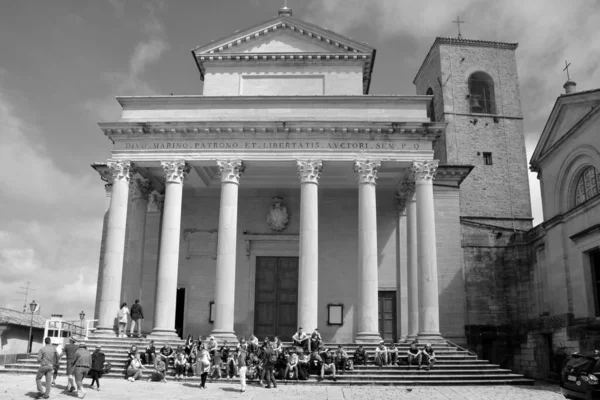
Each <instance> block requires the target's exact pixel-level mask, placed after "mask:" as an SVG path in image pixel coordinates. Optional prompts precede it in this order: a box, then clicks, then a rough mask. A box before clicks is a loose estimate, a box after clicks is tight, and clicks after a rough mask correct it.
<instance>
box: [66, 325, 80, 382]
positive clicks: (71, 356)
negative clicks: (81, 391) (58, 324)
mask: <svg viewBox="0 0 600 400" xmlns="http://www.w3.org/2000/svg"><path fill="white" fill-rule="evenodd" d="M75 342H76V340H75V338H74V337H73V336H71V337H70V338H69V344H68V345H66V346H65V348H64V350H63V352H64V354H65V358H66V359H67V392H73V391H75V366H74V365H73V361H74V360H75V353H77V350H78V349H79V346H77V344H76V343H75Z"/></svg>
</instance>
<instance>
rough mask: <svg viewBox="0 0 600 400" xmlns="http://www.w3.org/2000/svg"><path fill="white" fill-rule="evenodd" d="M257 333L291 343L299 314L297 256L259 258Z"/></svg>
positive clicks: (262, 337)
mask: <svg viewBox="0 0 600 400" xmlns="http://www.w3.org/2000/svg"><path fill="white" fill-rule="evenodd" d="M254 310H255V313H254V334H255V335H256V336H257V337H258V339H259V340H260V341H261V342H262V340H263V339H264V338H265V336H269V337H270V338H271V340H273V336H275V335H277V336H279V339H281V340H282V341H291V340H292V336H293V335H294V333H295V332H296V323H297V321H296V319H297V314H298V257H256V296H255V304H254Z"/></svg>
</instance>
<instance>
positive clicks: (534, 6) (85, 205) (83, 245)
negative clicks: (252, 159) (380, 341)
mask: <svg viewBox="0 0 600 400" xmlns="http://www.w3.org/2000/svg"><path fill="white" fill-rule="evenodd" d="M282 4H283V0H178V1H162V2H160V1H137V0H127V1H125V0H37V1H34V0H19V1H11V2H4V3H3V6H2V13H1V14H0V54H2V56H1V57H0V170H1V171H2V172H1V173H0V202H1V204H2V207H1V208H0V307H8V308H15V309H19V308H20V307H21V306H22V304H23V300H24V299H23V296H22V295H20V294H18V293H17V292H19V291H20V289H19V287H21V286H25V285H26V283H27V281H30V282H31V283H30V285H31V287H33V288H35V289H36V291H35V292H32V293H31V294H30V297H29V301H31V300H33V299H35V300H36V301H37V302H38V303H41V304H42V312H43V314H45V315H49V314H50V313H62V314H64V315H65V317H67V318H77V314H78V313H79V312H80V311H81V310H82V309H83V310H84V311H85V312H86V314H88V316H91V315H92V314H93V304H94V298H95V293H96V289H95V287H96V278H97V269H98V253H99V247H100V234H101V229H102V215H103V212H104V201H105V200H104V199H105V197H104V188H103V184H102V182H101V181H100V179H99V177H98V176H97V174H96V172H95V171H93V170H92V169H91V168H90V167H89V165H90V163H92V162H93V161H104V160H106V158H107V157H109V154H110V142H109V141H108V140H107V139H106V138H105V137H104V135H103V134H102V132H101V131H100V129H99V128H98V127H97V125H96V123H97V122H99V121H109V120H116V119H117V118H118V115H119V107H118V103H117V102H116V101H115V100H114V97H115V96H116V95H152V94H170V93H174V94H200V82H199V74H198V71H197V69H196V65H195V63H194V61H193V58H192V56H191V54H190V49H192V48H194V47H196V46H198V45H201V44H205V43H207V42H209V41H212V40H214V39H217V38H220V37H222V36H226V35H228V34H231V33H232V32H233V31H235V30H237V29H240V28H244V27H247V26H250V25H253V24H256V23H258V22H261V21H263V20H266V19H269V18H271V17H272V16H274V15H276V13H277V9H278V8H279V7H280V6H281V5H282ZM289 5H290V6H291V7H292V8H293V11H294V17H296V18H299V19H304V20H307V21H309V22H313V23H315V24H317V25H321V26H323V27H325V28H328V29H331V30H335V31H338V32H339V33H342V34H344V35H348V36H350V37H353V38H355V39H358V40H361V41H365V42H368V43H370V44H371V45H373V46H375V47H376V48H377V50H378V52H377V62H376V65H375V71H374V81H373V84H372V86H371V92H372V93H373V94H406V95H410V94H414V93H415V90H414V87H413V85H412V80H413V78H414V76H415V73H416V71H417V69H418V67H419V66H420V63H421V61H422V60H423V58H424V57H425V55H426V53H427V51H428V49H429V47H430V46H431V44H432V42H433V40H434V38H435V37H436V36H455V35H456V26H455V25H453V24H452V22H451V21H452V20H454V19H455V18H456V16H457V15H460V16H461V18H462V19H463V20H465V21H466V24H463V26H462V30H463V36H464V37H466V38H472V39H486V40H499V41H506V42H519V43H520V46H519V49H518V50H517V60H518V64H519V74H520V82H521V95H522V100H523V107H524V115H525V129H526V141H527V146H528V154H529V155H530V154H531V153H532V151H533V149H534V147H535V144H536V142H537V139H538V137H539V134H540V131H541V130H542V128H543V125H544V122H545V120H546V118H547V116H548V114H549V112H550V110H551V108H552V105H553V104H554V101H555V100H556V97H557V96H558V95H559V94H560V93H561V92H562V84H563V83H564V81H565V80H566V76H565V73H564V72H563V71H562V69H563V67H564V61H565V59H567V60H569V61H570V62H571V63H572V67H571V76H572V78H573V79H574V80H576V81H577V83H578V89H580V90H581V89H590V88H593V87H595V86H594V85H596V87H597V86H598V82H600V68H599V66H598V63H599V60H600V58H599V57H598V54H600V35H598V29H597V27H598V26H600V0H572V1H564V0H527V1H523V0H492V1H487V0H452V1H447V0H421V1H411V0H289ZM530 179H533V181H532V188H533V203H534V215H535V217H536V223H539V221H541V210H540V207H539V194H538V193H539V190H538V189H537V181H536V180H535V177H531V178H530Z"/></svg>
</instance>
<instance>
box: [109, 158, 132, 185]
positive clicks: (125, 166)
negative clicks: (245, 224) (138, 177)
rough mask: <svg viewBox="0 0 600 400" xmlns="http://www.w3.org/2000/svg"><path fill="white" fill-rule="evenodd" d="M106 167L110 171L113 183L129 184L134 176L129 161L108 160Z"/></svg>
mask: <svg viewBox="0 0 600 400" xmlns="http://www.w3.org/2000/svg"><path fill="white" fill-rule="evenodd" d="M106 165H107V166H108V168H109V169H110V173H111V175H112V181H113V182H125V183H129V180H130V179H131V176H132V174H133V170H132V166H131V162H129V161H127V160H108V161H107V162H106Z"/></svg>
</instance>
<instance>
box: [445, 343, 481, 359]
mask: <svg viewBox="0 0 600 400" xmlns="http://www.w3.org/2000/svg"><path fill="white" fill-rule="evenodd" d="M446 342H448V344H449V345H451V346H455V347H456V348H457V349H459V350H462V351H466V352H467V353H469V354H470V355H472V356H475V357H477V358H479V356H478V355H477V353H475V352H474V351H471V350H469V349H465V348H464V347H462V346H459V345H457V344H456V343H454V342H452V341H451V340H448V339H446Z"/></svg>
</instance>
